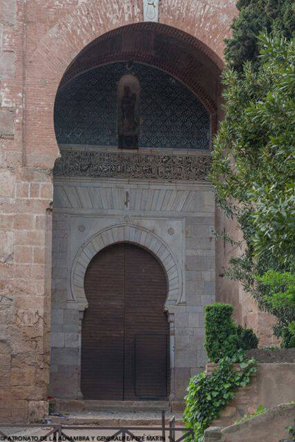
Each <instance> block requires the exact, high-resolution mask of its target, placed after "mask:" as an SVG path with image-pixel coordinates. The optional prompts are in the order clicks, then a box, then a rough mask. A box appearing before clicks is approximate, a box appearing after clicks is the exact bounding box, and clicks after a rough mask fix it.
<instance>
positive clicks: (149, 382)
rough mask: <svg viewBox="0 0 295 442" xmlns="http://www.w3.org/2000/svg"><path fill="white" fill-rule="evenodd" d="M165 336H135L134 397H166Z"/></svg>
mask: <svg viewBox="0 0 295 442" xmlns="http://www.w3.org/2000/svg"><path fill="white" fill-rule="evenodd" d="M167 341H168V339H167V335H165V334H150V335H149V334H143V335H136V336H135V396H137V397H140V398H144V399H156V398H158V399H160V398H161V399H162V398H166V397H167V369H168V367H167V362H168V361H167V356H168V355H167V344H168V342H167Z"/></svg>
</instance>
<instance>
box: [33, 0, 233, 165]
mask: <svg viewBox="0 0 295 442" xmlns="http://www.w3.org/2000/svg"><path fill="white" fill-rule="evenodd" d="M106 11H110V12H108V16H106ZM235 13H236V10H235V8H234V7H233V5H232V4H231V3H229V4H222V5H221V4H219V2H218V3H217V2H216V3H214V4H212V2H210V4H209V2H207V1H204V2H202V3H201V2H200V3H198V4H197V5H196V2H195V1H194V0H190V1H187V2H186V3H185V8H184V4H183V2H179V4H178V1H175V5H174V6H173V5H171V4H169V5H168V3H167V4H166V2H163V4H161V6H160V14H159V16H160V23H159V24H158V25H157V26H161V25H162V26H164V25H165V26H166V27H170V28H171V27H172V28H175V30H174V33H175V35H176V38H181V36H183V37H182V38H183V39H184V40H185V41H187V42H188V43H189V41H190V40H192V41H193V42H194V44H195V45H196V46H195V49H196V50H199V51H202V52H203V53H204V54H206V56H207V57H208V58H210V59H211V60H212V62H213V63H215V64H216V65H217V66H219V68H221V67H222V61H221V60H222V57H223V44H224V43H223V40H224V37H227V36H229V34H230V23H231V21H232V18H233V16H234V15H235ZM110 16H111V17H112V19H110ZM142 21H143V13H142V2H141V1H140V0H135V1H134V0H128V1H126V2H124V3H122V2H119V1H118V0H113V1H112V2H107V3H105V4H100V8H98V7H97V2H96V0H88V1H85V2H83V3H82V4H81V5H80V6H79V7H78V8H76V9H75V10H74V11H73V12H72V13H71V14H69V15H67V16H66V17H65V18H63V19H62V20H61V21H60V22H59V23H58V24H56V25H55V26H54V27H53V28H52V29H51V30H50V31H49V32H48V33H47V34H46V36H45V37H44V38H43V39H42V40H41V42H40V44H39V46H38V47H37V49H36V50H35V52H34V53H33V55H32V57H31V60H30V62H29V66H28V72H27V84H26V103H27V114H28V115H29V116H30V118H28V119H27V130H26V133H25V137H26V139H25V152H24V158H25V163H26V165H28V166H31V167H37V168H40V169H52V167H53V164H54V162H55V160H56V158H57V157H58V152H59V151H58V146H57V143H56V140H55V134H54V125H53V107H54V101H55V96H56V91H57V89H58V86H59V84H60V81H61V79H62V76H63V74H64V72H65V71H66V69H67V68H68V66H69V65H71V64H72V62H73V61H74V60H75V57H76V56H77V55H78V54H79V53H80V51H82V49H84V48H85V47H86V46H87V45H88V44H89V43H91V42H93V41H94V40H95V39H97V38H98V37H99V36H101V35H103V34H105V33H107V32H110V31H112V30H114V29H116V28H119V27H122V26H126V25H131V24H134V23H140V22H142ZM196 24H198V25H196ZM209 28H210V30H211V32H210V33H209V32H208V29H209ZM212 35H213V38H212Z"/></svg>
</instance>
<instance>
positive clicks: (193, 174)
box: [53, 149, 211, 181]
mask: <svg viewBox="0 0 295 442" xmlns="http://www.w3.org/2000/svg"><path fill="white" fill-rule="evenodd" d="M210 167H211V157H210V155H201V154H200V155H184V154H182V155H177V154H174V155H159V154H145V153H144V154H132V153H125V152H124V153H123V152H120V153H116V152H101V151H97V152H96V151H93V150H91V151H90V150H89V151H86V150H72V149H71V150H66V149H65V150H63V151H62V155H61V159H60V160H59V161H58V162H57V163H56V165H55V168H54V171H53V173H54V176H55V177H76V178H79V177H89V178H129V179H130V178H143V179H161V180H180V181H208V180H207V175H208V173H209V172H210Z"/></svg>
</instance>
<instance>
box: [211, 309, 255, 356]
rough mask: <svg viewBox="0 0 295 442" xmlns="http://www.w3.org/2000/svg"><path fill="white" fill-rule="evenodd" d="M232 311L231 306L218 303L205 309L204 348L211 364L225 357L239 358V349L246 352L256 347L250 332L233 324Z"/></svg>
mask: <svg viewBox="0 0 295 442" xmlns="http://www.w3.org/2000/svg"><path fill="white" fill-rule="evenodd" d="M233 311H234V308H233V306H232V305H230V304H222V303H218V302H216V303H214V304H211V305H207V306H206V307H205V345H204V346H205V349H206V352H207V355H208V357H209V359H210V360H211V361H213V362H217V361H219V359H221V358H224V357H225V356H229V357H233V356H234V355H235V357H239V353H238V350H239V349H244V350H248V349H250V348H256V347H257V345H258V339H257V337H256V335H255V333H253V331H252V330H250V329H247V330H245V329H243V328H242V327H240V326H236V324H235V323H234V322H233V320H232V313H233ZM241 358H242V359H243V356H241Z"/></svg>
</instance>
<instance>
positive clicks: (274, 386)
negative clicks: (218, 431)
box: [207, 355, 295, 440]
mask: <svg viewBox="0 0 295 442" xmlns="http://www.w3.org/2000/svg"><path fill="white" fill-rule="evenodd" d="M291 358H292V355H291ZM213 366H214V364H208V366H207V373H208V374H209V373H210V372H211V371H212V369H213ZM257 367H258V371H257V373H256V374H255V375H253V376H252V379H251V382H250V383H249V385H247V387H243V388H239V389H238V391H237V394H236V397H235V399H233V400H232V401H231V402H230V403H229V405H228V406H227V407H226V408H225V409H224V410H222V411H221V413H220V417H219V418H218V419H217V420H215V421H214V423H213V425H214V426H218V427H222V428H225V427H227V426H229V425H233V424H234V423H235V422H236V421H238V420H240V419H241V418H242V417H243V416H244V415H246V414H247V415H250V414H252V413H254V412H255V411H256V410H257V408H258V407H259V406H260V405H263V406H264V407H265V408H267V409H268V410H269V409H271V408H274V407H276V406H278V405H280V404H283V403H287V402H291V401H294V400H295V392H294V388H293V387H292V386H293V385H294V383H295V363H294V362H292V363H291V362H288V363H283V362H273V363H258V364H257ZM294 419H295V414H294ZM229 440H231V439H229ZM234 440H236V439H234ZM267 440H268V439H267Z"/></svg>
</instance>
